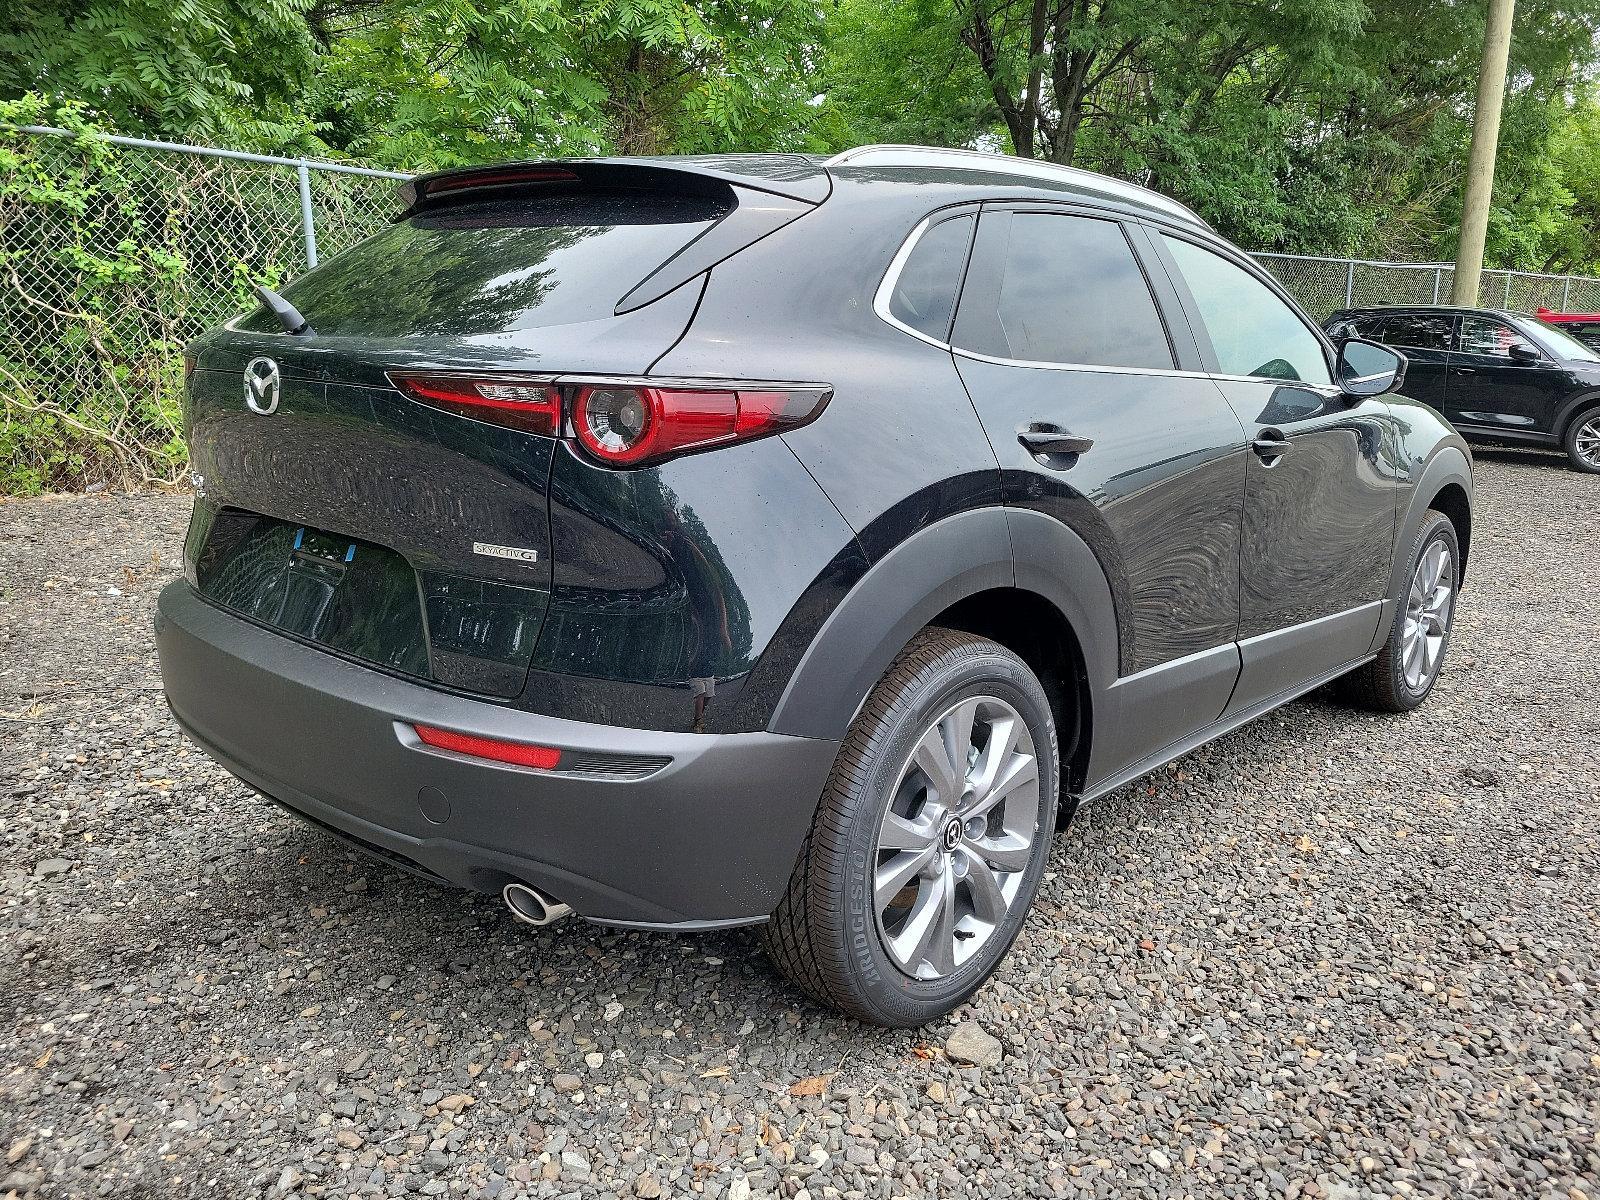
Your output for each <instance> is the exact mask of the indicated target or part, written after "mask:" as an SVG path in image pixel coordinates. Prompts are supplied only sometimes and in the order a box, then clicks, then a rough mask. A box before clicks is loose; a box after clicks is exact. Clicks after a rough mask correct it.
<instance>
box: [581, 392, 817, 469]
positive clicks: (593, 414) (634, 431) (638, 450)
mask: <svg viewBox="0 0 1600 1200" xmlns="http://www.w3.org/2000/svg"><path fill="white" fill-rule="evenodd" d="M832 394H833V393H832V392H831V391H830V390H829V389H828V388H825V387H813V386H806V387H794V388H759V389H758V388H754V387H752V388H749V389H746V388H740V387H727V388H710V387H692V388H691V387H653V386H652V387H642V386H634V385H623V384H606V383H596V384H585V385H583V386H581V387H579V388H578V391H577V394H576V395H575V396H574V397H573V400H572V432H573V436H575V437H576V438H577V440H578V444H579V445H581V446H582V447H583V448H584V450H586V451H587V452H588V453H589V454H590V456H591V457H593V458H595V459H597V460H598V461H600V462H602V463H604V464H605V465H607V466H613V467H637V466H642V465H644V464H645V463H652V462H660V461H661V460H662V459H665V458H670V457H671V456H672V455H674V454H681V453H684V452H685V451H689V450H699V449H704V448H706V447H709V446H719V445H723V444H726V443H728V442H735V441H745V440H748V439H751V438H758V437H766V436H767V435H769V434H774V433H782V432H783V431H784V430H785V429H794V428H797V427H798V426H801V425H804V424H806V423H807V422H808V421H813V420H815V419H816V417H817V415H818V414H819V413H821V412H822V410H823V408H824V407H825V406H826V405H827V403H828V399H829V397H831V396H832Z"/></svg>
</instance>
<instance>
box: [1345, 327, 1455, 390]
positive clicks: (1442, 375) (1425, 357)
mask: <svg viewBox="0 0 1600 1200" xmlns="http://www.w3.org/2000/svg"><path fill="white" fill-rule="evenodd" d="M1454 326H1455V317H1454V316H1452V315H1451V314H1449V313H1426V312H1409V313H1391V314H1390V315H1388V316H1386V317H1384V318H1383V321H1382V324H1381V325H1380V326H1379V328H1378V332H1376V333H1371V334H1366V335H1365V336H1367V337H1369V338H1371V339H1372V340H1373V341H1378V342H1382V343H1383V344H1384V345H1386V346H1392V347H1394V348H1395V349H1396V350H1398V351H1400V353H1402V354H1404V355H1405V356H1406V363H1407V366H1406V384H1405V388H1404V391H1405V394H1406V395H1407V396H1410V397H1411V398H1412V399H1413V400H1420V401H1422V403H1424V404H1426V405H1427V406H1428V407H1429V408H1431V409H1434V410H1435V411H1436V412H1441V413H1443V412H1447V411H1448V406H1449V394H1450V344H1451V340H1452V338H1453V336H1454Z"/></svg>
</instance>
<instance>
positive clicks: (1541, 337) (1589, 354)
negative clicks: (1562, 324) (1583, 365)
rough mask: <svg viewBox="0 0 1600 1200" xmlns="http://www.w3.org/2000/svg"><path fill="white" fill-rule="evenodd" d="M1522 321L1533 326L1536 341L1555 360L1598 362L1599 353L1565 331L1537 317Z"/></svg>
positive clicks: (1599, 359) (1526, 318) (1599, 360)
mask: <svg viewBox="0 0 1600 1200" xmlns="http://www.w3.org/2000/svg"><path fill="white" fill-rule="evenodd" d="M1524 320H1525V322H1526V323H1527V324H1529V325H1531V326H1533V333H1534V334H1535V336H1536V337H1537V340H1538V341H1540V342H1542V343H1543V344H1544V348H1545V349H1546V350H1548V351H1550V352H1551V353H1552V354H1554V355H1555V356H1556V357H1557V358H1564V359H1566V360H1567V361H1568V362H1600V351H1597V350H1595V348H1594V347H1593V346H1585V345H1584V344H1583V343H1582V342H1580V341H1579V340H1578V339H1577V338H1575V337H1573V336H1572V335H1571V334H1570V333H1568V332H1567V331H1566V330H1565V329H1557V328H1556V327H1555V326H1554V325H1552V324H1550V323H1549V322H1548V321H1545V320H1541V319H1540V318H1539V317H1525V318H1524Z"/></svg>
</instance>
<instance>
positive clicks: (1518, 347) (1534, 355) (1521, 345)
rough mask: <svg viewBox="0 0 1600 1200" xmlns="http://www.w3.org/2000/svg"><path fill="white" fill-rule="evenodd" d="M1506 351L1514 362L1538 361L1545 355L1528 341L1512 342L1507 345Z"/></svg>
mask: <svg viewBox="0 0 1600 1200" xmlns="http://www.w3.org/2000/svg"><path fill="white" fill-rule="evenodd" d="M1506 353H1507V354H1508V355H1510V356H1511V361H1512V362H1519V363H1536V362H1538V361H1539V360H1540V359H1541V358H1543V357H1544V355H1542V354H1540V353H1539V351H1538V350H1536V349H1534V347H1532V346H1530V345H1528V343H1527V342H1512V343H1511V345H1510V346H1509V347H1507V349H1506Z"/></svg>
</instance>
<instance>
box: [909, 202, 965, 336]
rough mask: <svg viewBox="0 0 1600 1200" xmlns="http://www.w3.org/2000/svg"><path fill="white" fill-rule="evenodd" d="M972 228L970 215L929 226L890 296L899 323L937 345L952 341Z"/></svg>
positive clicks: (918, 240)
mask: <svg viewBox="0 0 1600 1200" xmlns="http://www.w3.org/2000/svg"><path fill="white" fill-rule="evenodd" d="M972 226H973V218H972V216H971V215H970V214H969V215H967V216H961V217H951V218H949V219H948V220H944V221H940V222H939V223H938V224H936V225H931V226H929V227H928V229H927V230H926V231H925V232H924V233H923V235H922V236H921V237H920V238H918V239H917V243H916V245H914V246H913V247H912V248H911V255H910V257H908V258H907V259H906V261H905V265H904V266H903V267H901V268H900V276H899V278H897V279H896V280H895V284H894V291H893V292H892V293H891V294H890V296H889V313H890V315H892V316H893V317H894V319H895V320H896V321H899V322H900V323H901V324H902V325H907V326H909V327H910V328H912V329H915V330H916V331H917V332H918V333H921V334H923V335H925V336H927V337H930V338H932V339H933V340H934V341H936V342H943V341H945V340H947V339H948V338H949V336H950V318H951V317H952V316H954V315H955V311H956V293H957V292H958V291H960V290H961V273H962V271H964V270H966V266H967V248H968V246H970V245H971V244H972Z"/></svg>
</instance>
